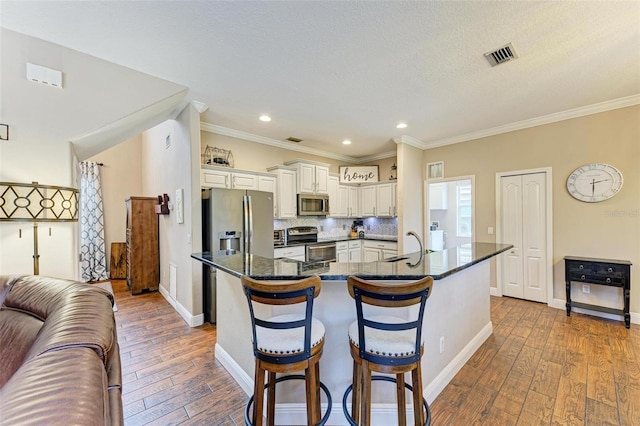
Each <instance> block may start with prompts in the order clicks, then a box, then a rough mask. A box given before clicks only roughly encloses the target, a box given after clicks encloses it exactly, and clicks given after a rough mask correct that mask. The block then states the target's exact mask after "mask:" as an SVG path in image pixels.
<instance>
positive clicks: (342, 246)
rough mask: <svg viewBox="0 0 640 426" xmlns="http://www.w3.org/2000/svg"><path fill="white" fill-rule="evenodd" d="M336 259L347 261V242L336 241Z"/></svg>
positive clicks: (342, 261)
mask: <svg viewBox="0 0 640 426" xmlns="http://www.w3.org/2000/svg"><path fill="white" fill-rule="evenodd" d="M336 260H337V261H338V262H341V263H346V262H349V243H348V242H346V241H340V242H338V243H336Z"/></svg>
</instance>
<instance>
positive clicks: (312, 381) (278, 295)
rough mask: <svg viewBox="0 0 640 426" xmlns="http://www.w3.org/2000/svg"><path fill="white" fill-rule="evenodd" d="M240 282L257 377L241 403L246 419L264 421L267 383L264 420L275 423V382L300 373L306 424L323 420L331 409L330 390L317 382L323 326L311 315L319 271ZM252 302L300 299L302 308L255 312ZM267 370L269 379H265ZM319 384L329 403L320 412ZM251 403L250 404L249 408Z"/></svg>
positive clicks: (290, 302) (251, 422)
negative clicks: (264, 313) (297, 276)
mask: <svg viewBox="0 0 640 426" xmlns="http://www.w3.org/2000/svg"><path fill="white" fill-rule="evenodd" d="M241 282H242V285H243V287H244V292H245V295H246V297H247V302H248V303H249V312H250V314H251V327H252V333H253V336H252V341H253V342H252V343H253V354H254V356H255V378H254V391H253V396H251V397H250V398H249V401H248V402H247V406H246V409H245V423H246V424H247V425H256V426H257V425H262V424H263V406H264V390H265V389H267V415H266V418H267V424H268V425H273V424H274V423H275V419H274V417H275V400H276V383H279V382H282V381H285V380H292V379H296V380H297V379H302V380H304V381H305V385H306V391H305V394H306V403H307V424H308V425H313V426H316V425H324V424H325V423H326V421H327V420H328V418H329V415H330V414H331V394H330V392H329V390H328V389H327V387H326V386H325V385H324V384H323V383H321V382H320V364H319V362H320V356H321V355H322V349H323V347H324V335H325V328H324V324H322V322H321V321H319V320H317V319H315V318H313V316H312V314H313V300H314V298H315V297H317V296H318V294H319V293H320V288H321V280H320V278H319V277H318V276H313V277H308V278H305V279H302V280H297V281H286V282H283V281H277V282H275V281H273V282H270V281H258V280H255V279H253V278H250V277H247V276H242V277H241ZM254 304H262V305H293V304H302V305H303V306H301V308H302V307H303V308H304V312H303V313H301V314H297V313H296V314H283V315H276V316H271V317H269V318H266V319H261V318H258V317H257V316H256V314H255V309H254ZM302 370H304V372H305V374H304V375H291V374H289V375H286V376H281V377H278V378H277V379H276V373H292V372H295V371H302ZM265 374H268V380H267V381H266V384H265ZM320 389H322V391H323V392H324V393H325V395H326V398H327V401H328V408H327V410H326V413H325V415H324V416H323V417H321V409H320ZM251 407H253V410H251Z"/></svg>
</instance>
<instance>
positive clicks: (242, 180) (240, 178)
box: [200, 166, 259, 190]
mask: <svg viewBox="0 0 640 426" xmlns="http://www.w3.org/2000/svg"><path fill="white" fill-rule="evenodd" d="M209 167H211V166H209ZM258 176H259V175H257V174H253V173H247V172H240V171H230V170H220V169H213V168H202V169H200V185H201V186H202V187H205V188H227V189H255V190H257V189H259V184H258Z"/></svg>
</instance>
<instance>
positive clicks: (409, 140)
mask: <svg viewBox="0 0 640 426" xmlns="http://www.w3.org/2000/svg"><path fill="white" fill-rule="evenodd" d="M393 141H394V142H395V143H396V144H397V145H399V144H401V143H403V144H406V145H411V146H413V147H415V148H420V149H424V147H425V143H424V142H422V141H421V140H420V139H417V138H414V137H413V136H409V135H402V136H400V137H397V138H393Z"/></svg>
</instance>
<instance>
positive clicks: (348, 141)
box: [342, 139, 351, 145]
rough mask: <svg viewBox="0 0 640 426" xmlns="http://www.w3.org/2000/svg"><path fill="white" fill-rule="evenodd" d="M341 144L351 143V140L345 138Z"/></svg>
mask: <svg viewBox="0 0 640 426" xmlns="http://www.w3.org/2000/svg"><path fill="white" fill-rule="evenodd" d="M342 145H351V141H350V140H349V139H345V140H343V141H342Z"/></svg>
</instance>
